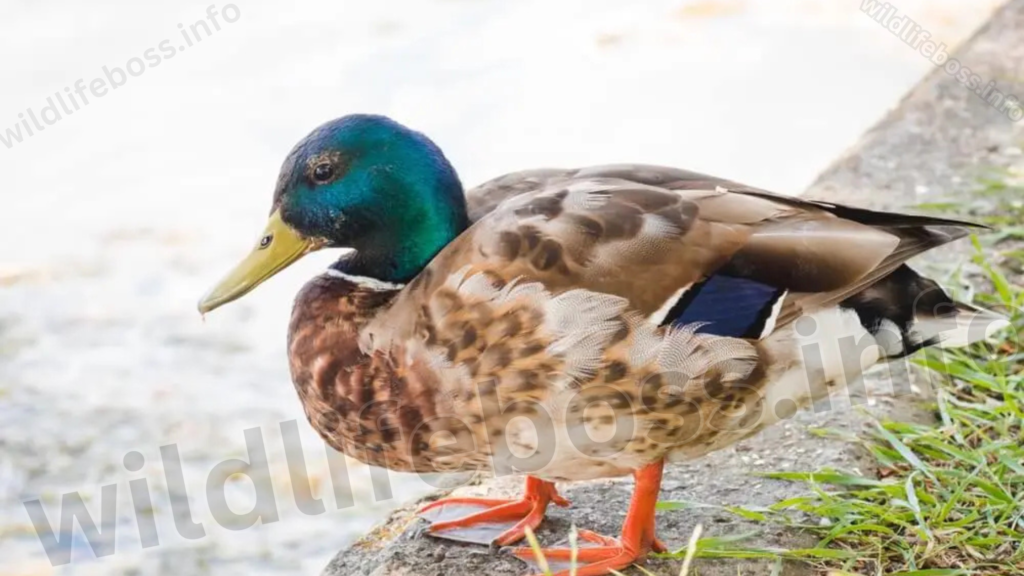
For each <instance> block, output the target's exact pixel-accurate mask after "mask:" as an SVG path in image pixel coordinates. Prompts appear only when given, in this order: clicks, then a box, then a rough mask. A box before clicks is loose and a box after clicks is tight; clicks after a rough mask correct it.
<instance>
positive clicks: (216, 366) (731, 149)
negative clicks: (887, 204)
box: [0, 0, 997, 575]
mask: <svg viewBox="0 0 1024 576" xmlns="http://www.w3.org/2000/svg"><path fill="white" fill-rule="evenodd" d="M208 1H209V0H207V2H182V3H164V4H161V5H152V4H149V3H146V4H143V3H132V2H128V1H123V2H105V3H98V4H86V3H78V2H72V1H70V0H52V1H49V2H28V1H27V0H22V1H15V0H7V1H6V2H5V3H4V4H3V5H2V6H0V45H2V48H3V50H2V54H3V56H2V61H0V70H2V73H3V78H4V90H3V91H2V93H0V131H2V130H4V129H5V128H7V127H8V126H11V125H13V124H14V123H15V122H17V121H18V120H19V118H18V114H19V113H22V112H24V111H25V109H26V108H32V109H33V110H35V111H36V112H37V113H38V110H39V108H40V107H42V106H44V105H45V104H46V98H47V97H48V96H51V95H52V94H53V93H54V92H57V91H62V90H63V88H64V87H65V86H71V85H72V84H73V83H74V82H75V80H77V79H79V78H82V79H83V80H84V81H85V82H86V83H89V82H90V81H91V80H92V79H93V78H96V77H102V76H103V69H102V67H103V66H118V67H124V65H125V63H126V62H127V61H128V59H130V58H133V57H136V56H142V55H143V53H144V51H145V50H146V49H148V48H150V47H155V46H157V45H158V44H159V43H160V42H161V41H162V40H164V39H169V40H171V41H172V44H174V45H179V44H182V41H181V38H180V36H179V32H178V28H177V24H178V23H179V22H180V23H186V24H188V23H192V22H194V21H196V20H198V19H200V18H203V17H204V16H205V14H206V10H207V6H208V5H209V4H208ZM894 3H895V5H897V6H898V7H899V8H900V9H901V10H903V11H904V12H906V13H908V14H910V15H912V16H913V17H914V18H915V19H916V20H917V21H918V22H919V23H920V24H921V25H923V26H924V27H925V28H926V29H928V30H929V31H930V32H931V33H932V37H933V38H938V39H941V40H943V41H945V42H946V43H947V44H950V45H953V44H956V43H957V42H959V41H962V40H963V39H964V38H965V37H966V36H967V35H968V34H969V33H970V32H971V31H972V30H973V29H974V28H975V27H976V26H978V25H980V23H981V22H983V20H984V18H985V17H986V16H987V15H988V14H989V12H990V11H991V9H992V8H993V7H994V6H995V5H996V4H997V2H990V1H979V2H971V3H966V2H962V0H928V1H927V2H926V1H925V0H896V1H895V2H894ZM235 5H236V6H237V8H238V10H239V12H240V17H239V18H238V20H237V21H236V22H234V23H231V24H228V23H226V22H224V21H223V19H222V20H221V28H222V29H221V30H220V31H217V32H214V33H213V34H212V35H211V36H210V37H208V38H206V39H205V40H204V41H202V42H200V43H196V44H195V46H192V47H187V49H186V50H184V51H183V52H180V53H178V54H176V55H175V56H174V57H173V58H171V59H168V60H165V61H163V62H162V63H161V64H160V65H159V66H158V67H156V68H152V69H147V70H145V72H144V73H143V74H141V75H140V76H138V77H133V78H130V79H128V81H127V82H126V83H125V84H124V85H123V86H120V87H119V88H117V89H116V90H112V91H110V92H109V93H108V94H106V95H105V96H103V97H102V98H94V99H93V100H92V101H91V102H90V104H89V105H88V106H84V107H83V108H82V109H81V110H79V111H78V112H76V113H74V114H72V115H70V116H67V117H65V118H63V119H61V120H60V121H58V122H56V123H55V124H54V125H52V126H49V127H47V128H46V129H45V130H44V131H43V132H40V133H38V134H36V135H34V136H31V137H28V138H26V140H25V142H23V143H22V144H19V145H16V146H13V147H12V148H9V149H8V148H6V147H2V146H0V174H2V175H3V184H2V185H0V200H3V204H2V205H0V574H4V575H7V574H19V575H21V574H51V573H59V574H75V575H81V574H142V573H144V574H206V573H217V574H220V573H246V574H286V573H289V574H291V573H296V574H299V573H305V574H308V573H315V572H317V571H318V570H319V569H320V568H321V567H322V566H323V565H324V563H325V562H326V560H327V559H328V558H329V556H330V555H331V554H332V553H334V552H335V551H336V550H337V549H339V548H341V547H342V546H344V545H345V544H346V543H347V542H350V541H351V540H352V539H353V538H354V537H356V536H357V535H359V534H360V533H361V532H362V531H364V530H365V529H366V528H367V527H368V526H369V525H370V524H372V523H373V522H375V521H377V520H379V519H380V518H382V517H383V515H384V514H385V513H386V512H387V510H389V509H390V508H391V507H393V506H395V505H397V504H399V503H401V502H402V501H403V500H406V499H408V498H412V497H414V496H415V495H417V494H419V493H422V492H423V491H424V490H426V489H427V486H426V485H425V484H424V483H423V482H421V481H420V480H419V479H417V478H414V477H408V476H401V475H395V474H392V475H391V476H390V479H391V482H392V488H393V494H394V497H393V498H391V499H389V500H386V501H382V502H375V498H374V496H373V494H374V493H373V490H372V489H371V486H370V481H369V478H370V476H369V471H368V470H367V469H366V468H365V467H360V466H355V465H353V466H352V467H350V472H351V475H352V481H353V484H354V490H355V500H356V501H357V503H358V506H357V507H355V508H352V509H346V510H336V509H335V508H334V506H333V504H334V502H333V498H331V497H330V493H331V489H330V484H329V483H328V481H327V468H326V461H325V458H324V449H323V446H322V444H321V443H320V442H319V441H318V440H317V439H316V437H315V435H314V434H313V433H312V432H311V431H310V430H308V426H306V425H305V424H304V423H302V422H300V426H299V428H300V430H301V431H302V433H303V438H302V439H303V445H304V449H305V452H306V455H307V459H308V460H309V468H310V470H311V475H312V476H313V478H314V484H315V486H316V492H317V494H320V495H323V496H324V497H325V498H326V499H327V504H328V506H327V508H328V512H327V513H325V514H322V515H319V516H305V515H303V514H301V513H300V512H299V511H298V510H297V509H296V506H295V504H294V501H293V499H292V496H291V493H290V488H289V478H288V471H287V468H286V466H285V463H284V457H283V454H282V451H283V447H282V442H281V439H280V434H279V433H278V424H279V423H280V422H282V421H288V420H292V419H300V420H301V419H302V412H301V408H300V406H299V403H298V401H297V399H296V398H295V394H294V392H293V391H292V386H291V384H290V383H289V379H288V375H287V368H286V363H285V358H284V350H283V348H284V335H285V325H286V321H287V315H288V312H289V308H290V302H291V298H292V295H293V294H294V293H295V291H296V290H297V289H298V287H299V286H300V285H301V284H302V283H303V282H304V281H305V279H307V278H308V277H309V276H311V275H312V274H314V273H315V271H316V270H317V269H319V268H322V267H323V266H324V264H325V262H326V261H327V260H329V259H330V258H331V256H330V255H323V254H321V255H317V256H319V257H318V258H314V257H311V258H310V259H309V261H307V262H303V263H300V264H299V265H297V266H296V267H295V268H294V269H291V270H289V271H288V272H287V273H285V274H282V275H281V277H280V278H276V279H274V280H273V281H271V282H269V283H268V284H267V285H266V286H264V287H262V288H261V289H260V290H258V291H257V292H255V293H253V294H252V295H250V296H248V297H246V298H245V299H244V300H242V301H241V302H239V303H237V304H233V305H232V306H230V307H228V308H225V309H224V310H223V311H218V312H217V313H215V314H213V315H211V316H210V317H209V318H208V319H207V320H206V321H205V322H203V321H202V320H201V319H200V318H199V316H198V315H197V314H196V313H195V312H194V304H195V301H196V299H197V297H198V296H199V295H200V294H201V293H202V292H203V291H204V290H205V289H206V288H207V287H208V286H209V285H210V283H211V282H212V281H214V280H215V279H216V278H217V277H218V276H219V275H220V274H221V273H222V272H223V271H224V270H225V269H226V267H228V266H229V265H231V264H232V263H233V262H234V260H235V258H237V257H238V256H240V255H241V254H242V253H244V251H245V250H246V249H247V248H248V246H249V245H250V244H251V242H252V241H253V240H254V237H255V234H256V233H257V232H258V231H259V229H260V228H261V226H262V223H263V222H262V221H263V219H264V217H265V215H266V210H267V207H268V204H269V197H270V192H271V189H272V186H273V183H274V179H275V176H276V172H277V168H278V166H279V165H280V162H281V160H282V159H283V157H284V155H285V153H286V152H287V151H288V150H289V149H290V147H291V146H292V144H293V143H294V142H295V141H296V140H298V139H299V138H301V137H302V136H303V135H305V134H306V133H307V132H308V131H309V130H310V129H311V128H313V127H314V126H316V125H317V124H319V123H321V122H323V121H325V120H327V119H330V118H333V117H336V116H339V115H342V114H345V113H348V112H353V111H366V112H379V113H385V114H388V115H391V116H393V117H395V118H396V119H399V120H400V121H403V122H405V123H407V124H409V125H411V126H414V127H416V128H418V129H420V130H423V131H425V132H427V133H428V134H430V135H432V136H433V137H434V138H435V139H436V140H437V141H438V142H439V143H440V144H441V145H442V147H443V148H444V149H445V150H446V152H447V154H448V156H449V158H450V159H451V160H452V161H453V163H454V164H455V165H456V167H457V168H458V169H459V170H460V172H461V174H462V176H463V178H464V180H465V181H466V182H467V184H472V183H475V182H478V181H481V180H483V179H485V178H488V177H491V176H494V175H496V174H498V173H501V172H506V171H511V170H516V169H521V168H526V167H535V166H542V165H549V166H551V165H554V166H574V165H584V164H594V163H602V162H617V161H644V162H650V163H662V164H673V165H679V166H685V167H688V168H692V169H697V170H701V171H706V172H711V173H716V174H721V175H726V176H728V177H731V178H733V179H737V180H741V181H746V182H749V183H752V184H757V185H761V186H764V187H768V188H771V189H776V190H780V191H790V192H795V191H799V190H800V189H801V188H802V187H803V186H804V185H805V184H807V183H809V182H810V180H811V179H812V178H813V177H814V175H815V174H816V172H817V171H819V170H820V169H821V168H823V167H824V166H825V165H826V164H827V163H828V162H829V161H830V160H831V159H832V158H834V157H835V156H836V155H837V154H839V153H840V152H842V150H843V149H844V148H845V147H846V146H848V145H849V144H851V143H852V142H853V141H854V140H855V139H856V138H857V137H858V136H859V135H860V133H861V132H862V131H863V130H865V129H866V128H867V127H869V126H870V124H871V123H872V122H874V121H875V120H877V119H878V118H879V117H880V116H881V115H882V114H883V113H884V112H885V111H886V109H887V108H888V107H890V106H892V105H893V104H894V103H895V102H896V101H897V99H898V98H899V97H900V96H901V95H902V94H903V93H904V92H905V91H906V90H907V89H908V88H909V87H911V86H912V85H913V84H914V82H915V81H916V80H917V79H918V78H919V77H920V76H922V75H923V74H925V73H926V72H928V71H929V70H930V66H931V64H930V63H929V62H928V61H926V60H925V59H923V58H922V57H921V56H920V55H919V54H917V53H916V52H914V51H913V50H911V49H909V48H907V47H906V46H905V45H903V44H902V43H901V42H900V41H899V40H898V39H896V38H895V37H893V36H892V35H891V34H890V33H889V32H887V31H886V30H884V29H883V28H881V27H880V26H879V25H878V24H877V23H875V22H873V21H872V20H870V19H869V18H867V17H866V16H864V15H863V14H861V13H860V12H859V11H858V8H859V6H860V0H845V1H836V0H789V1H780V0H760V1H755V0H748V1H742V0H703V1H694V0H691V1H683V0H672V1H669V0H651V1H648V2H644V3H643V4H642V5H641V4H640V3H636V2H615V1H611V0H587V1H582V0H579V1H567V2H551V1H541V0H522V1H518V2H515V3H512V2H499V1H497V0H416V1H413V0H404V1H400V2H398V1H396V2H388V3H383V2H378V3H371V2H361V3H357V2H352V1H344V2H328V1H326V0H319V1H312V2H298V3H296V4H293V5H285V4H281V3H274V2H269V1H256V0H239V1H237V2H235ZM217 6H218V7H219V9H220V10H221V11H222V12H223V11H224V10H225V7H226V4H217ZM253 426H260V427H261V428H262V430H263V431H264V437H265V438H266V442H267V446H268V450H269V452H270V460H271V476H272V477H273V479H274V483H275V489H276V491H277V503H278V507H279V508H280V509H281V520H280V521H279V522H276V523H272V524H268V525H265V526H256V527H253V528H250V529H248V530H244V531H239V532H231V531H228V530H225V529H222V528H220V527H219V526H217V525H216V523H214V522H213V520H212V519H211V518H210V515H209V511H208V509H207V507H206V503H205V500H204V499H203V498H202V492H203V488H204V486H205V481H206V476H207V474H208V473H209V471H210V470H211V469H212V468H213V467H214V466H215V465H216V464H217V463H218V462H221V461H223V460H226V459H229V458H235V457H240V456H244V454H245V445H244V442H243V430H244V429H246V428H249V427H253ZM172 443H173V444H176V445H177V446H178V449H179V450H180V453H181V455H182V458H183V460H184V468H185V470H184V472H185V476H186V481H187V483H188V487H189V493H190V495H191V496H192V500H193V512H194V514H195V516H196V518H197V520H199V521H203V523H204V525H205V527H206V532H207V536H206V538H203V539H200V540H196V541H186V540H184V539H182V538H180V537H177V536H176V535H175V531H174V529H173V525H172V523H171V522H170V516H169V512H168V507H169V503H168V498H167V492H166V488H165V486H164V481H163V475H162V466H161V465H160V458H159V447H160V446H162V445H165V444H172ZM130 450H137V451H139V452H141V453H142V454H143V455H144V457H145V461H146V464H145V467H144V468H143V470H142V471H141V472H137V473H132V472H128V471H126V470H125V468H124V466H123V464H122V458H123V456H124V455H125V453H127V452H128V451H130ZM133 478H146V479H147V480H148V481H149V484H150V488H151V491H152V494H153V498H154V508H155V511H154V514H155V516H156V517H157V519H158V524H159V528H160V538H161V545H160V546H159V547H155V548H151V549H147V550H142V549H141V548H140V545H139V543H138V541H137V539H138V536H137V533H136V527H135V520H134V516H133V514H131V513H130V510H131V500H130V499H129V498H128V496H127V492H128V490H127V481H128V480H130V479H133ZM110 483H117V484H118V485H119V496H120V508H119V510H120V512H121V515H120V516H121V517H120V521H119V532H118V541H119V547H118V551H117V554H115V555H114V556H112V557H108V558H103V559H100V560H95V559H90V556H91V554H90V553H89V551H88V546H86V545H85V544H84V542H82V541H81V539H79V540H78V541H76V549H75V555H74V561H73V562H72V564H71V565H70V566H65V567H60V568H57V569H54V568H51V567H50V564H49V563H48V562H47V560H46V557H45V555H44V554H43V551H42V547H41V545H40V544H39V542H38V540H37V539H36V538H35V535H34V532H33V530H32V527H31V524H30V523H29V519H28V516H27V514H26V512H25V508H24V506H23V504H22V502H23V501H25V500H30V499H34V498H42V499H43V501H44V504H45V506H46V510H47V512H48V514H49V517H50V519H51V522H55V521H56V518H57V512H58V509H59V506H58V503H59V500H60V495H61V494H62V493H64V492H68V491H79V492H81V493H82V494H83V495H84V496H86V497H87V498H89V499H88V500H87V502H88V505H89V507H90V510H92V511H93V514H94V516H98V511H99V505H98V499H99V493H100V487H101V486H102V485H104V484H110ZM233 490H234V491H237V492H238V494H236V495H235V496H236V497H237V499H236V500H234V501H233V502H237V507H236V509H238V510H244V509H247V508H248V506H247V505H246V503H247V502H248V501H251V493H252V490H251V488H250V485H249V484H247V481H241V482H237V483H234V484H233Z"/></svg>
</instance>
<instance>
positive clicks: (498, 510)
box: [418, 476, 569, 546]
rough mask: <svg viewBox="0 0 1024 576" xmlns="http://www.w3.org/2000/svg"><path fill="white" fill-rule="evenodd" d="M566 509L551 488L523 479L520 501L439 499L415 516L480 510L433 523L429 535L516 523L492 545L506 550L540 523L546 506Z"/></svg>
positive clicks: (552, 485)
mask: <svg viewBox="0 0 1024 576" xmlns="http://www.w3.org/2000/svg"><path fill="white" fill-rule="evenodd" d="M550 502H554V503H555V504H557V505H559V506H568V505H569V501H568V500H566V499H565V498H562V497H561V496H559V494H558V491H557V490H556V489H555V485H554V484H552V483H551V482H546V481H544V480H541V479H540V478H534V477H533V476H527V477H526V491H525V493H524V494H523V497H522V499H520V500H498V499H494V498H442V499H440V500H438V501H436V502H431V503H430V504H427V505H426V506H424V507H422V508H420V509H419V511H418V514H421V515H422V514H423V513H424V512H428V511H430V510H434V509H437V508H441V507H443V506H446V505H452V504H456V505H459V504H461V505H467V506H481V507H483V508H485V509H484V510H482V511H480V512H476V513H474V514H469V515H468V516H463V517H461V518H456V519H454V520H448V521H444V522H434V523H433V524H431V525H430V528H429V530H430V532H431V533H433V534H438V533H443V532H445V531H446V530H452V529H456V528H469V527H472V526H474V525H477V524H488V523H498V522H510V521H517V522H516V523H515V525H514V526H512V527H511V528H509V529H508V530H505V531H504V532H502V533H501V534H500V535H499V536H498V537H496V538H495V539H494V541H493V544H496V545H498V546H508V545H509V544H514V543H516V542H518V541H520V540H522V539H523V538H524V537H525V536H526V528H530V529H531V530H536V529H537V526H540V523H541V521H542V520H544V511H545V510H547V507H548V503H550Z"/></svg>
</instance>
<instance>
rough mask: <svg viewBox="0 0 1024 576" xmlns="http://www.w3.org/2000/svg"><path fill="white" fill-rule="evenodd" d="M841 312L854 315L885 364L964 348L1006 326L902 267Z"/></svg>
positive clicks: (999, 318)
mask: <svg viewBox="0 0 1024 576" xmlns="http://www.w3.org/2000/svg"><path fill="white" fill-rule="evenodd" d="M841 306H842V307H844V308H848V309H853V310H854V311H855V312H856V313H857V315H858V316H859V317H860V321H861V324H862V325H863V326H864V328H865V329H867V330H868V332H870V333H871V334H872V335H874V336H875V338H876V340H878V341H879V343H880V344H881V345H882V347H883V349H884V350H885V355H886V356H887V357H889V358H899V357H902V356H906V355H908V354H912V353H914V352H916V351H917V350H920V349H921V348H925V347H928V346H940V347H942V348H957V347H961V346H967V345H969V344H973V343H975V342H978V341H981V340H984V339H986V338H989V337H991V336H992V335H993V334H995V333H996V332H998V331H1000V330H1002V329H1004V328H1006V327H1007V326H1009V322H1008V321H1007V319H1006V318H1004V317H1002V316H1000V315H999V314H996V313H994V312H990V311H988V310H983V309H981V308H978V307H976V306H972V305H970V304H965V303H963V302H957V301H956V300H954V299H953V298H951V297H950V296H949V295H948V294H946V292H945V291H944V290H943V289H942V288H941V287H940V286H939V285H938V283H937V282H935V281H934V280H932V279H930V278H925V277H923V276H921V275H919V274H918V273H917V272H914V271H913V270H912V269H911V268H910V267H909V266H907V265H905V264H904V265H901V266H900V267H898V268H897V269H896V270H894V271H893V272H892V273H891V274H889V275H888V276H886V277H884V278H882V279H881V280H879V281H878V282H876V283H874V284H872V285H871V286H869V287H868V288H866V289H864V290H862V291H861V292H858V293H857V294H854V295H853V296H851V297H850V298H848V299H847V300H845V301H844V302H843V303H842V304H841Z"/></svg>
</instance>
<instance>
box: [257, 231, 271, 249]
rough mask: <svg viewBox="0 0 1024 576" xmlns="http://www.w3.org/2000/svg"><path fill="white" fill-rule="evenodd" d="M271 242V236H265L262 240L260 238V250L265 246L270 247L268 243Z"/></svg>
mask: <svg viewBox="0 0 1024 576" xmlns="http://www.w3.org/2000/svg"><path fill="white" fill-rule="evenodd" d="M273 241H274V235H273V234H267V235H266V236H264V237H263V238H260V248H266V247H267V246H270V243H271V242H273Z"/></svg>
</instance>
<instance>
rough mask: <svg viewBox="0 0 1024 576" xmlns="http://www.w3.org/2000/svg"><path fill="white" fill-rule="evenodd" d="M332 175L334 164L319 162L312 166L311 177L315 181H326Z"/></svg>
mask: <svg viewBox="0 0 1024 576" xmlns="http://www.w3.org/2000/svg"><path fill="white" fill-rule="evenodd" d="M333 177H334V166H331V165H330V164H329V163H327V162H321V163H320V164H317V165H316V166H314V167H313V179H314V180H316V181H317V182H320V183H323V182H327V181H328V180H330V179H331V178H333Z"/></svg>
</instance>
